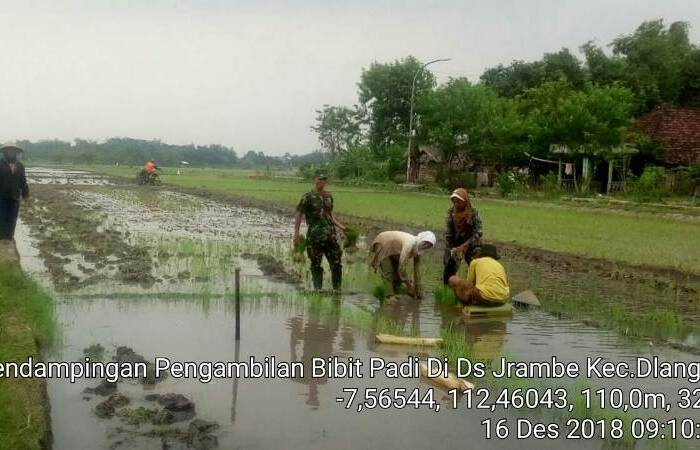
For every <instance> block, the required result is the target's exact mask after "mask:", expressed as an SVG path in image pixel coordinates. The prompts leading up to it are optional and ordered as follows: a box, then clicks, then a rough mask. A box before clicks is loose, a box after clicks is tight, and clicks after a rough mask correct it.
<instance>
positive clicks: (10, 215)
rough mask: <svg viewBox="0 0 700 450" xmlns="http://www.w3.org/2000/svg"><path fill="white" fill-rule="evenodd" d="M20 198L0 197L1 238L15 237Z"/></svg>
mask: <svg viewBox="0 0 700 450" xmlns="http://www.w3.org/2000/svg"><path fill="white" fill-rule="evenodd" d="M18 215H19V200H15V199H12V198H0V239H14V238H15V226H16V225H17V216H18Z"/></svg>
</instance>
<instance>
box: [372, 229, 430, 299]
mask: <svg viewBox="0 0 700 450" xmlns="http://www.w3.org/2000/svg"><path fill="white" fill-rule="evenodd" d="M434 246H435V234H433V232H432V231H423V232H422V233H418V236H414V235H412V234H410V233H404V232H403V231H384V232H382V233H379V234H378V235H377V237H376V238H374V241H373V242H372V245H371V246H370V266H371V267H372V269H374V271H375V272H377V271H378V270H380V271H381V275H382V278H384V280H385V281H386V282H387V285H388V286H389V289H390V292H389V293H388V294H389V295H394V294H396V293H397V292H398V290H399V289H400V288H401V286H402V285H403V284H405V285H406V289H407V292H408V294H409V295H410V296H411V297H413V298H421V297H422V296H423V289H422V286H421V277H420V255H421V254H422V253H423V252H425V251H426V250H430V249H431V248H433V247H434ZM410 259H412V260H413V282H411V280H409V278H408V277H407V275H406V271H405V268H406V263H407V262H408V260H410Z"/></svg>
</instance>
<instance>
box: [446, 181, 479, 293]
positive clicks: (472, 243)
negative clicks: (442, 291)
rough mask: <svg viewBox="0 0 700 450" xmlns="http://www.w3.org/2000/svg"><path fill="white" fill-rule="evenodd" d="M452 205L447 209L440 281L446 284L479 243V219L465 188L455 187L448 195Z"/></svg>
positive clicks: (468, 258)
mask: <svg viewBox="0 0 700 450" xmlns="http://www.w3.org/2000/svg"><path fill="white" fill-rule="evenodd" d="M450 201H451V202H452V207H451V208H450V209H449V210H448V211H447V224H446V230H445V241H446V244H445V256H444V258H443V265H444V269H443V273H442V282H443V283H444V284H447V282H448V280H449V279H450V277H451V276H452V275H454V274H456V273H457V269H458V268H459V264H460V263H461V261H462V260H464V261H465V262H468V261H469V260H470V259H471V257H472V256H473V254H474V251H475V250H476V249H477V247H479V244H480V243H481V235H482V232H481V219H480V218H479V212H478V211H477V210H476V208H473V207H472V204H471V201H469V194H468V193H467V190H466V189H463V188H459V189H455V190H454V191H453V192H452V195H450Z"/></svg>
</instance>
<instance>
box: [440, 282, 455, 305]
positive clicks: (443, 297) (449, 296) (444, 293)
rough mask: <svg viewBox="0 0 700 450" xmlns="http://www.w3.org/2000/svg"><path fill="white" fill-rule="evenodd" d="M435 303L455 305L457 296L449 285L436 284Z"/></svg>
mask: <svg viewBox="0 0 700 450" xmlns="http://www.w3.org/2000/svg"><path fill="white" fill-rule="evenodd" d="M434 294H435V303H437V304H440V305H456V304H457V297H455V293H454V292H453V291H452V288H450V287H449V286H438V287H437V288H435V292H434Z"/></svg>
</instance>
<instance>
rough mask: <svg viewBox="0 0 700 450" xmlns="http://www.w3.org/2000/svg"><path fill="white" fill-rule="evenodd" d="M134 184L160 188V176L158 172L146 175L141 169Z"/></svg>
mask: <svg viewBox="0 0 700 450" xmlns="http://www.w3.org/2000/svg"><path fill="white" fill-rule="evenodd" d="M136 183H137V184H138V185H139V186H160V185H161V184H162V182H161V181H160V174H158V172H155V171H154V172H151V173H148V172H147V171H146V169H141V170H140V171H139V173H138V174H137V175H136Z"/></svg>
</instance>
